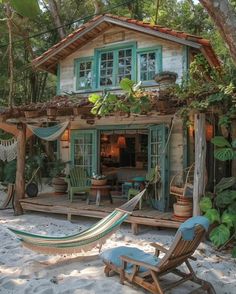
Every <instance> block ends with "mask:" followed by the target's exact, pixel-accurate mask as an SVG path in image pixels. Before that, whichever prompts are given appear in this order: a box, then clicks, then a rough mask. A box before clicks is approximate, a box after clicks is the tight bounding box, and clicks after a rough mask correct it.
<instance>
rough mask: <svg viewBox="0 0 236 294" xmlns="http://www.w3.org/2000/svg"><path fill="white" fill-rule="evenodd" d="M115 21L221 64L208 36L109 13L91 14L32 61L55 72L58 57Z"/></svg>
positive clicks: (78, 46) (115, 23) (122, 25)
mask: <svg viewBox="0 0 236 294" xmlns="http://www.w3.org/2000/svg"><path fill="white" fill-rule="evenodd" d="M114 25H118V26H121V27H125V28H127V29H131V30H135V31H139V32H142V33H145V34H149V35H152V36H156V37H159V38H162V39H168V40H170V41H173V42H176V43H179V44H183V45H187V46H190V47H193V48H195V49H197V50H200V51H201V52H202V53H203V55H204V56H205V57H206V59H207V60H208V62H209V63H210V64H211V65H212V66H213V67H219V66H220V61H219V59H218V58H217V56H216V54H215V52H214V50H213V48H212V46H211V43H210V41H209V40H207V39H204V38H202V37H199V36H195V35H191V34H188V33H185V32H182V31H176V30H172V29H170V28H166V27H163V26H159V25H153V24H150V23H146V22H143V21H139V20H135V19H131V18H127V17H123V16H117V15H112V14H104V15H99V16H96V17H94V18H93V19H92V20H90V21H89V22H87V23H85V24H84V25H82V26H81V27H79V28H78V29H77V30H75V31H74V32H73V33H71V34H69V35H68V36H67V37H66V38H64V39H62V40H61V41H60V42H58V43H57V44H55V45H54V46H52V47H51V48H49V49H48V50H47V51H46V52H44V53H43V54H42V55H41V56H39V57H37V58H36V59H34V60H33V61H32V62H33V64H34V66H36V67H39V68H41V69H43V70H46V71H49V72H52V73H55V72H56V65H57V63H58V61H59V60H61V59H64V58H65V57H67V56H68V55H70V54H71V53H73V52H75V51H76V50H78V49H79V48H80V47H82V46H84V45H85V44H87V43H88V42H89V41H90V40H92V39H94V38H96V37H97V36H98V35H99V34H101V33H104V32H105V31H106V30H108V29H110V28H111V27H112V26H114Z"/></svg>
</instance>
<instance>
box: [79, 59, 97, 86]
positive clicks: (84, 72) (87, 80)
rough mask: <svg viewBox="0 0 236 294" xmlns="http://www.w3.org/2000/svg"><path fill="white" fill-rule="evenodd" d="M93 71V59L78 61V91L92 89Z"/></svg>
mask: <svg viewBox="0 0 236 294" xmlns="http://www.w3.org/2000/svg"><path fill="white" fill-rule="evenodd" d="M92 69H93V60H92V58H88V59H78V60H76V65H75V74H76V90H82V89H91V88H92Z"/></svg>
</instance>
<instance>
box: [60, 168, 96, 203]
mask: <svg viewBox="0 0 236 294" xmlns="http://www.w3.org/2000/svg"><path fill="white" fill-rule="evenodd" d="M66 181H67V183H68V196H69V199H70V201H71V202H72V201H73V197H74V194H75V193H84V194H85V195H87V194H88V193H89V191H90V187H91V181H90V178H89V177H88V176H87V173H86V171H85V170H84V169H83V168H81V167H79V166H75V167H73V168H72V169H71V170H70V175H69V177H68V178H67V179H66Z"/></svg>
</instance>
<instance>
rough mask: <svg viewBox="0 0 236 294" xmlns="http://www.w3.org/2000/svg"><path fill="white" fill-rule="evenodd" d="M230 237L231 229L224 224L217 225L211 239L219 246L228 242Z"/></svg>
mask: <svg viewBox="0 0 236 294" xmlns="http://www.w3.org/2000/svg"><path fill="white" fill-rule="evenodd" d="M229 238H230V230H229V228H228V227H227V226H225V225H224V224H221V225H219V226H217V227H216V228H214V229H213V230H212V231H211V233H210V240H211V241H212V243H213V244H214V245H215V246H217V247H219V246H221V245H223V244H225V242H227V241H228V239H229Z"/></svg>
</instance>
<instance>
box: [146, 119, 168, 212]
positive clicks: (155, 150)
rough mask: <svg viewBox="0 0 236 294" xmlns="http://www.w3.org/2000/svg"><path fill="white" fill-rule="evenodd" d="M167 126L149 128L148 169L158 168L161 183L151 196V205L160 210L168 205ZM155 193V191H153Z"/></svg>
mask: <svg viewBox="0 0 236 294" xmlns="http://www.w3.org/2000/svg"><path fill="white" fill-rule="evenodd" d="M167 136H168V128H167V127H166V126H165V125H164V124H162V125H156V126H151V127H150V128H149V144H148V153H149V154H148V169H149V171H150V170H151V169H152V168H155V167H156V166H157V165H158V166H159V168H160V174H161V183H160V184H159V185H158V186H157V189H156V191H157V194H158V195H154V197H153V198H152V200H151V201H152V205H153V207H155V208H156V209H158V210H160V211H166V210H167V209H168V205H169V148H168V146H167V147H166V142H167ZM154 193H155V192H154Z"/></svg>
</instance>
